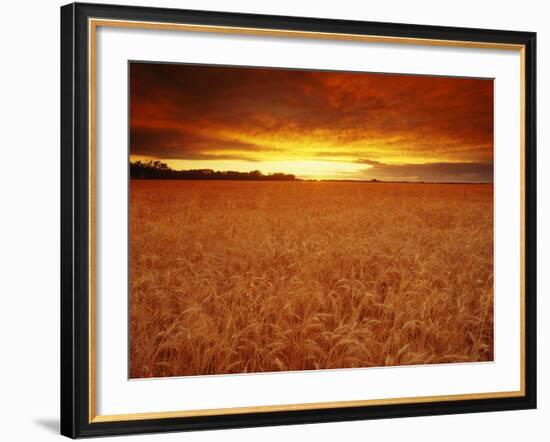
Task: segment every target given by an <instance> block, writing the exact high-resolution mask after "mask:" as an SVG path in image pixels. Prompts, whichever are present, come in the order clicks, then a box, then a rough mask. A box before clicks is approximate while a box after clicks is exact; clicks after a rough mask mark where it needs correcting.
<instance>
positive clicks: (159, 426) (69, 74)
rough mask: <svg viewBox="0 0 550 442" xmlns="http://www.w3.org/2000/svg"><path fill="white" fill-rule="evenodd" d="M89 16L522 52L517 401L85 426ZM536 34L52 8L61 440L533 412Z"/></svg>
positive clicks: (162, 11)
mask: <svg viewBox="0 0 550 442" xmlns="http://www.w3.org/2000/svg"><path fill="white" fill-rule="evenodd" d="M89 18H101V19H115V20H130V21H146V22H160V23H186V24H197V25H210V26H230V27H239V28H255V29H277V30H289V31H300V32H304V31H305V32H314V33H334V34H354V35H371V36H372V35H374V36H389V37H400V38H414V39H430V40H453V41H457V42H480V43H498V44H510V45H521V46H523V50H524V87H525V91H524V93H525V95H524V112H525V113H524V126H525V127H524V136H525V138H524V146H525V151H524V171H523V172H524V177H525V179H524V188H525V199H524V214H523V215H524V220H525V222H524V235H525V236H524V247H525V253H524V263H523V264H524V281H523V283H524V292H525V299H524V323H525V333H524V339H525V342H524V358H525V359H524V376H525V378H524V393H525V394H524V395H522V396H516V397H496V398H481V399H468V400H449V401H445V400H443V401H437V402H417V403H399V404H388V405H369V406H354V407H338V408H323V409H316V410H307V409H306V410H294V411H290V410H289V411H274V412H255V413H245V414H227V415H217V416H198V417H167V418H159V419H140V420H119V421H108V422H101V421H99V422H94V421H92V420H91V419H90V389H89V388H90V375H89V370H88V367H89V364H90V359H89V358H90V353H89V350H90V348H89V333H90V316H89V314H90V310H89V309H90V305H89V295H90V293H89V282H90V281H89V265H90V262H89V256H90V244H89V241H88V229H89V226H90V213H89V198H90V183H89V176H88V171H89V154H88V140H89V137H90V133H89V127H88V121H89V98H88V97H89V78H88V68H89V66H88V63H89V45H88V43H89V41H88V38H89V27H88V19H89ZM535 146H536V34H535V33H532V32H515V31H501V30H488V29H468V28H450V27H439V26H422V25H409V24H394V23H377V22H359V21H347V20H330V19H316V18H301V17H284V16H267V15H255V14H254V15H253V14H241V13H225V12H207V11H194V10H179V9H167V8H149V7H129V6H116V5H96V4H84V3H83V4H79V3H73V4H69V5H66V6H63V7H62V8H61V434H63V435H65V436H68V437H71V438H77V437H88V436H105V435H117V434H135V433H145V432H167V431H184V430H203V429H221V428H240V427H252V426H267V425H286V424H305V423H315V422H336V421H348V420H360V419H378V418H392V417H406V416H426V415H440V414H455V413H475V412H483V411H498V410H518V409H530V408H536V386H537V381H536V149H535Z"/></svg>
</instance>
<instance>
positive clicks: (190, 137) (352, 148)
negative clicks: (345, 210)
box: [130, 63, 493, 182]
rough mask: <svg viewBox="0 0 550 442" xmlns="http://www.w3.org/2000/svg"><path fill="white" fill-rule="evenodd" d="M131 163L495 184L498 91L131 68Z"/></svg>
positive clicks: (435, 82) (422, 79)
mask: <svg viewBox="0 0 550 442" xmlns="http://www.w3.org/2000/svg"><path fill="white" fill-rule="evenodd" d="M130 159H131V160H132V161H135V160H149V159H152V160H161V161H163V162H166V163H168V165H169V166H170V167H172V168H173V169H205V168H207V169H214V170H235V171H241V172H248V171H251V170H260V171H262V172H263V173H264V174H268V173H273V172H283V173H292V174H295V175H296V176H298V177H300V178H305V179H354V180H371V179H373V178H376V179H379V180H389V181H436V182H492V180H493V80H490V79H464V78H450V77H430V76H412V75H389V74H368V73H349V72H322V71H303V70H286V69H267V68H241V67H238V68H237V67H218V66H199V65H182V64H152V63H131V64H130Z"/></svg>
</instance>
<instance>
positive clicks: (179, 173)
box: [130, 160, 299, 181]
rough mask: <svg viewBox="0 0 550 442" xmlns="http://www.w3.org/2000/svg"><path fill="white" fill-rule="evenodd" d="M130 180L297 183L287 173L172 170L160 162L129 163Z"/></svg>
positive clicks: (292, 176) (294, 178) (293, 177)
mask: <svg viewBox="0 0 550 442" xmlns="http://www.w3.org/2000/svg"><path fill="white" fill-rule="evenodd" d="M130 178H131V179H135V180H242V181H299V179H298V178H296V176H295V175H292V174H289V173H281V172H277V173H271V174H269V175H264V174H263V173H262V172H260V171H259V170H252V171H250V172H237V171H234V170H224V171H220V170H212V169H190V170H174V169H172V168H170V167H169V166H168V165H167V164H166V163H163V162H161V161H158V160H155V161H146V162H142V161H134V162H130Z"/></svg>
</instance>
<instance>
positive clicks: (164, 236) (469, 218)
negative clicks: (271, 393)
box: [130, 180, 493, 378]
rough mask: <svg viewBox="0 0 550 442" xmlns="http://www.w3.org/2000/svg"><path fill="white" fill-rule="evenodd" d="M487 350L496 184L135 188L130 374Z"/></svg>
mask: <svg viewBox="0 0 550 442" xmlns="http://www.w3.org/2000/svg"><path fill="white" fill-rule="evenodd" d="M492 359H493V187H492V185H458V184H453V185H451V184H399V183H355V182H261V181H258V182H242V181H177V180H174V181H160V180H132V181H131V184H130V376H131V377H132V378H144V377H165V376H186V375H207V374H224V373H247V372H266V371H287V370H309V369H334V368H351V367H374V366H389V365H408V364H434V363H456V362H472V361H490V360H492Z"/></svg>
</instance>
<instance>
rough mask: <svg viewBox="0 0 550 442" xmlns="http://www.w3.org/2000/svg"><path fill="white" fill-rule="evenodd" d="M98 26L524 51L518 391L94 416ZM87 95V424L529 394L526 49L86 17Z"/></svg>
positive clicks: (522, 54)
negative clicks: (526, 386)
mask: <svg viewBox="0 0 550 442" xmlns="http://www.w3.org/2000/svg"><path fill="white" fill-rule="evenodd" d="M99 26H104V27H115V28H138V29H149V30H170V31H187V32H209V33H218V34H237V35H255V36H274V37H293V38H310V39H327V40H344V41H359V42H370V43H389V44H413V45H422V46H444V47H464V48H478V49H498V50H511V51H519V53H520V71H521V73H520V89H521V92H520V95H521V96H520V106H521V110H520V119H521V122H520V150H521V152H520V167H521V184H520V193H521V206H520V207H521V233H520V234H521V241H520V242H521V245H520V247H521V251H520V254H521V257H520V261H521V263H520V278H521V288H520V341H521V342H520V359H521V360H520V389H519V390H518V391H504V392H488V393H466V394H454V395H439V396H416V397H401V398H389V399H368V400H353V401H336V402H317V403H303V404H285V405H262V406H249V407H235V408H216V409H201V410H181V411H159V412H148V413H128V414H111V415H98V414H96V347H95V344H96V311H95V310H96V299H95V294H96V286H95V274H96V253H95V252H96V248H95V239H96V238H95V230H96V225H95V221H96V220H95V207H96V193H95V188H96V164H95V148H96V115H95V114H96V31H97V28H98V27H99ZM88 36H89V41H88V49H89V51H88V70H89V72H88V74H89V77H88V85H89V89H88V93H89V97H88V98H89V119H88V124H89V146H88V148H89V171H88V172H89V185H90V187H89V189H90V198H89V205H88V209H89V217H90V221H89V232H88V238H89V257H88V258H89V287H88V289H89V318H88V319H89V341H88V345H89V367H88V374H89V383H88V387H89V404H88V405H89V413H88V422H89V423H99V422H120V421H134V420H145V419H168V418H178V417H198V416H220V415H233V414H246V413H259V412H277V411H296V410H322V409H328V408H344V407H365V406H375V405H396V404H416V403H426V402H442V401H460V400H472V399H496V398H512V397H521V396H525V391H526V390H525V330H526V327H525V45H521V44H504V43H490V42H473V41H458V40H438V39H423V38H409V37H390V36H377V35H357V34H339V33H328V32H327V33H324V32H310V31H291V30H281V29H261V28H243V27H232V26H210V25H191V24H180V23H157V22H144V21H131V20H111V19H95V18H90V19H88Z"/></svg>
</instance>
